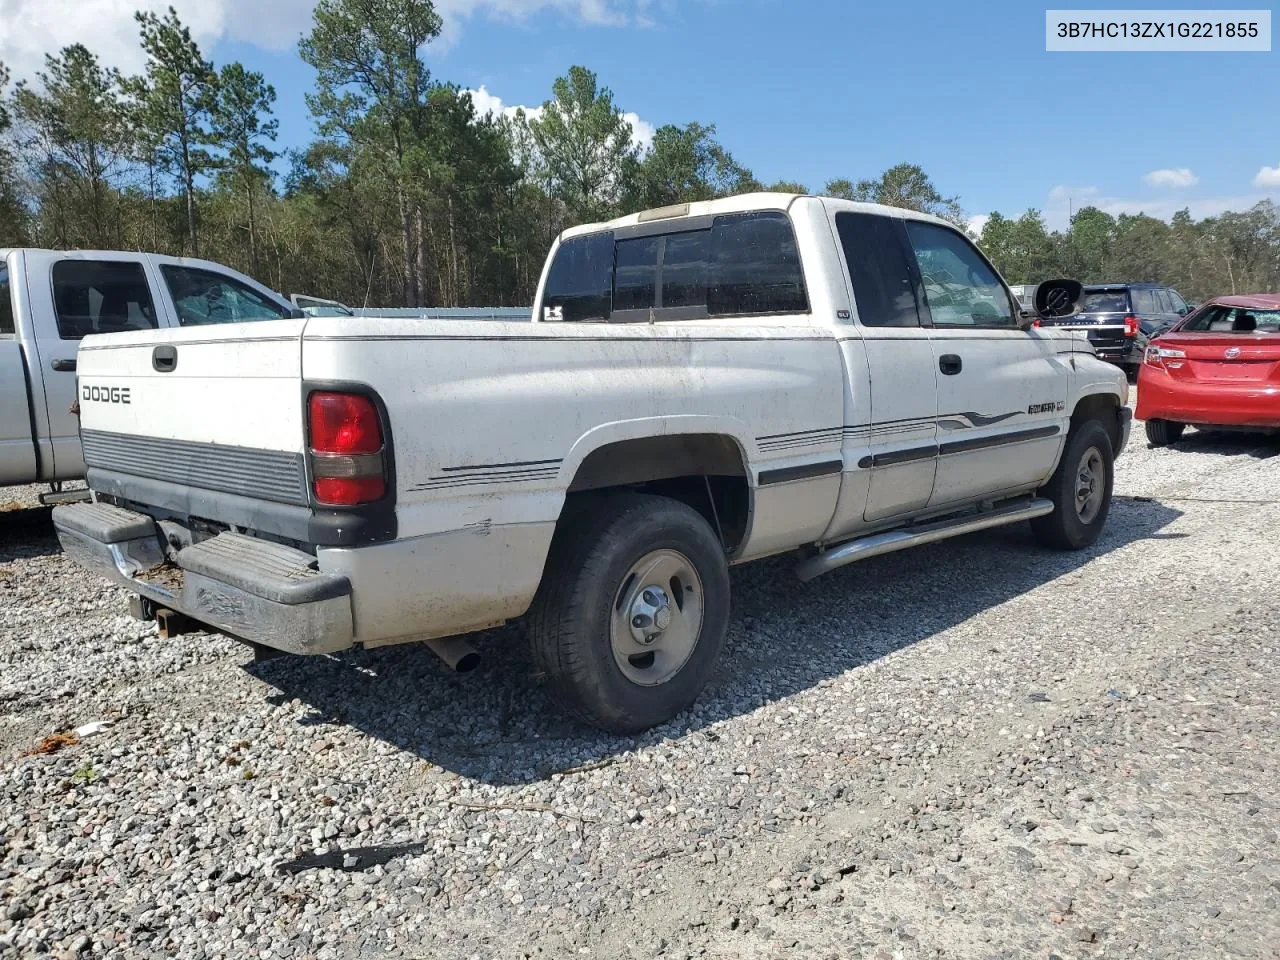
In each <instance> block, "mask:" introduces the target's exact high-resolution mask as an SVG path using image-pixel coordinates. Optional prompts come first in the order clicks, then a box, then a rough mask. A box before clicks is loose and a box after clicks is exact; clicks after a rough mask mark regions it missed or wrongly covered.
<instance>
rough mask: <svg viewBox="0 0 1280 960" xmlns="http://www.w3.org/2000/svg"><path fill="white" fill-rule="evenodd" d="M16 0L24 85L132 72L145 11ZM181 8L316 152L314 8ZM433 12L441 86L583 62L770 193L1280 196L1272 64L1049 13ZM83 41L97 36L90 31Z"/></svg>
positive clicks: (757, 0) (1158, 210)
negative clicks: (62, 55)
mask: <svg viewBox="0 0 1280 960" xmlns="http://www.w3.org/2000/svg"><path fill="white" fill-rule="evenodd" d="M9 2H11V3H16V4H17V6H18V16H19V18H22V17H23V16H24V15H27V16H28V17H29V22H28V24H27V26H28V27H29V28H33V29H28V30H27V31H26V33H25V39H23V40H22V41H21V43H22V44H24V45H25V46H24V47H22V48H20V49H16V50H15V49H12V47H14V44H15V42H16V41H15V40H14V39H13V37H12V36H11V38H10V39H9V40H7V41H6V40H5V39H4V38H2V37H0V59H4V60H7V61H9V62H10V63H11V64H13V65H14V67H15V72H17V73H19V74H21V73H22V72H23V69H24V66H25V64H27V63H29V62H31V61H32V59H33V57H34V51H35V49H37V48H38V47H39V46H40V45H41V44H44V45H45V47H46V48H47V47H51V46H56V45H59V44H61V43H65V42H70V41H72V40H76V39H83V40H84V41H85V42H87V43H88V44H89V45H90V46H91V47H95V48H103V47H104V46H105V50H106V52H104V58H105V59H108V60H111V59H116V60H121V61H123V62H124V65H125V66H126V67H127V66H130V65H131V64H130V63H129V62H128V61H129V57H130V56H131V54H130V53H129V50H128V43H127V39H128V37H130V36H131V35H132V32H133V30H132V25H131V24H130V23H128V22H127V20H128V13H129V12H130V11H131V10H132V8H133V7H134V6H136V5H137V0H132V2H131V0H94V2H95V4H97V5H98V6H101V7H103V8H104V10H105V11H107V12H105V13H104V14H103V16H102V17H101V18H98V19H97V20H96V21H95V22H94V23H93V24H91V25H86V24H84V23H83V20H84V18H83V17H75V16H66V17H61V18H60V17H58V16H57V10H56V8H57V7H58V6H60V5H62V4H66V5H68V9H69V10H70V9H72V8H74V7H76V6H77V5H78V3H79V2H80V0H9ZM142 2H143V3H145V4H150V3H152V2H153V0H142ZM154 2H155V3H157V4H158V3H159V2H160V0H154ZM174 2H175V5H176V6H177V7H178V10H179V14H180V15H181V16H183V17H184V19H186V20H188V22H190V23H192V25H193V29H194V30H195V32H196V35H197V37H199V38H200V39H201V41H202V43H203V45H204V48H205V50H206V52H207V54H208V55H210V56H211V57H212V58H213V59H214V60H215V61H217V62H224V61H226V60H229V59H237V58H238V59H241V60H243V61H244V62H245V63H246V64H247V65H248V66H250V67H251V68H253V69H257V70H261V71H263V72H264V73H265V74H266V75H267V77H268V79H269V80H270V81H271V82H272V83H273V84H274V85H275V87H276V89H277V91H278V92H279V96H280V99H279V103H278V110H277V113H278V115H279V118H280V129H281V141H282V143H284V144H286V145H297V144H300V143H302V142H304V141H305V140H306V139H307V138H308V137H309V136H310V133H311V125H310V120H309V118H308V117H307V113H306V108H305V105H304V103H303V93H304V92H305V91H306V90H307V89H308V87H309V86H310V83H311V75H310V71H309V68H307V67H306V65H305V64H303V63H302V62H301V61H300V60H299V59H298V58H297V56H296V53H295V52H294V44H295V43H296V39H297V37H298V36H299V35H300V34H301V33H302V31H303V30H305V29H306V25H307V22H308V20H309V8H310V0H276V2H275V3H274V4H270V0H268V2H267V3H264V2H263V0H174ZM1166 3H1167V0H1166ZM437 6H438V7H439V8H440V9H441V11H442V14H443V16H444V17H445V20H446V30H445V36H444V38H443V40H442V42H439V43H436V44H432V45H431V46H430V47H428V49H427V51H426V58H427V61H428V63H429V64H430V66H431V67H432V70H433V72H434V73H435V75H436V76H437V77H438V78H440V79H444V80H449V81H452V82H455V83H458V84H459V85H461V86H463V87H466V88H470V89H480V88H483V89H484V91H485V92H486V94H488V95H489V96H490V97H495V98H498V99H500V100H501V102H502V103H503V104H505V105H508V106H511V105H516V104H522V105H536V104H540V103H541V102H542V101H543V100H545V99H546V98H547V97H548V96H549V95H550V88H551V83H552V80H553V79H554V78H555V77H556V76H557V75H559V74H562V73H563V72H565V70H566V69H567V68H568V67H569V66H570V65H571V64H575V63H580V64H583V65H585V66H588V67H590V68H591V69H593V70H595V71H596V72H597V74H598V75H599V77H600V80H601V82H602V83H604V84H606V85H608V86H609V87H610V88H612V90H613V91H614V94H615V96H616V99H617V102H618V105H619V106H620V107H621V108H622V109H624V110H626V111H631V112H634V113H635V114H637V115H638V116H639V118H640V119H641V120H643V121H644V122H645V123H647V124H651V125H653V126H658V125H661V124H663V123H686V122H689V121H692V120H697V121H700V122H703V123H715V124H716V127H717V129H718V134H719V137H720V139H721V141H722V142H723V143H724V145H725V146H726V147H727V148H728V149H729V150H731V151H732V152H733V154H734V155H735V156H736V157H737V158H738V159H739V160H740V161H741V162H742V163H744V164H745V165H747V166H748V167H750V168H751V169H752V170H753V171H754V172H755V174H756V175H757V177H759V178H760V179H761V180H764V181H769V180H773V179H777V178H787V179H796V180H799V181H801V182H803V183H805V184H807V185H808V186H809V187H810V188H811V189H814V190H816V189H818V188H820V187H821V185H822V183H823V182H824V181H826V180H827V179H829V178H832V177H839V176H844V177H849V178H854V179H856V178H858V177H862V176H871V175H874V174H876V173H877V172H879V171H880V170H882V169H884V168H885V167H887V166H890V165H892V164H894V163H897V162H899V161H903V160H907V161H911V162H915V163H919V164H920V165H922V166H923V167H924V168H925V170H926V171H927V172H928V173H929V175H930V176H931V177H932V178H933V180H934V181H935V183H937V184H938V186H939V188H940V189H941V190H942V191H943V192H944V193H947V194H955V195H958V196H959V197H960V201H961V204H962V206H963V207H964V208H965V210H966V211H968V212H969V213H971V214H982V213H986V212H989V211H991V210H1000V211H1001V212H1003V213H1006V214H1015V215H1016V214H1017V213H1020V212H1021V211H1023V210H1025V209H1026V208H1028V207H1036V208H1038V209H1041V210H1042V211H1044V212H1045V214H1046V217H1047V218H1048V219H1049V221H1050V223H1051V224H1052V225H1060V224H1061V222H1063V221H1064V220H1065V218H1066V212H1067V209H1068V206H1069V204H1070V205H1074V206H1075V207H1079V206H1081V205H1083V204H1085V203H1090V202H1093V203H1097V204H1098V205H1101V206H1103V207H1104V208H1106V209H1110V210H1112V211H1113V212H1120V211H1122V210H1127V211H1130V212H1136V211H1138V210H1146V211H1147V212H1150V213H1153V214H1155V215H1159V216H1168V215H1169V214H1171V213H1172V212H1173V211H1174V210H1176V209H1178V208H1179V207H1182V206H1188V205H1189V206H1190V207H1191V209H1192V212H1193V213H1194V214H1196V215H1197V216H1202V215H1206V214H1211V213H1215V212H1218V211H1219V210H1221V209H1224V208H1235V209H1239V208H1242V207H1244V206H1247V205H1248V204H1250V203H1253V202H1255V201H1256V200H1258V199H1261V198H1262V197H1266V196H1277V198H1280V169H1277V168H1280V136H1278V135H1277V133H1276V131H1275V126H1274V118H1275V117H1276V116H1277V114H1278V113H1280V111H1278V110H1277V108H1278V107H1280V64H1278V62H1277V59H1276V58H1277V54H1276V53H1047V52H1045V50H1044V9H1045V7H1044V6H1043V5H1037V4H1027V3H984V4H980V5H979V4H976V3H955V2H938V0H898V2H895V3H892V4H875V5H868V4H859V3H856V2H844V0H790V2H786V0H441V2H439V3H438V4H437ZM111 10H117V11H118V14H119V17H120V18H123V21H124V22H123V23H122V24H115V23H114V22H113V21H112V19H111V18H112V16H114V14H112V13H111ZM264 11H265V12H264ZM10 22H11V23H12V22H13V21H10ZM86 29H88V30H90V33H91V35H90V36H87V37H81V36H77V35H76V34H77V33H78V32H84V31H85V30H86ZM112 38H115V39H112ZM113 43H114V44H115V45H116V47H118V48H119V49H118V52H113V51H114V50H115V48H114V47H113V46H112V44H113ZM6 47H9V48H10V49H6ZM1159 171H1163V172H1162V173H1161V172H1159Z"/></svg>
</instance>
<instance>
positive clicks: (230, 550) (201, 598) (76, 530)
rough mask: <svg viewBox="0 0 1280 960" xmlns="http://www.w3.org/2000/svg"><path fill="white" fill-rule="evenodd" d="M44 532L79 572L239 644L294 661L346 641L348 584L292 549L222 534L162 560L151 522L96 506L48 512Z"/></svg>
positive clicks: (348, 639) (81, 505)
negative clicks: (49, 530) (54, 537)
mask: <svg viewBox="0 0 1280 960" xmlns="http://www.w3.org/2000/svg"><path fill="white" fill-rule="evenodd" d="M53 525H54V527H55V529H56V530H57V532H58V540H59V541H60V542H61V543H62V548H63V550H65V551H66V553H67V555H68V556H69V557H71V558H72V559H73V560H75V561H76V562H77V563H79V564H80V565H81V566H84V567H86V568H88V569H90V570H93V571H95V572H98V573H101V574H103V575H104V576H106V577H107V578H108V579H110V580H112V581H114V582H115V583H118V584H120V585H121V586H123V587H125V588H127V589H129V590H132V591H133V592H134V593H136V594H138V595H139V596H143V597H146V598H147V599H149V600H151V601H153V602H154V603H156V604H157V605H159V606H161V607H167V608H169V609H171V610H175V611H177V612H179V613H184V614H186V615H187V616H188V617H191V618H192V619H193V620H198V621H200V622H201V623H204V624H208V625H209V626H211V627H213V628H214V629H216V630H219V631H221V632H222V633H225V634H228V635H229V636H232V637H235V638H237V639H239V640H248V641H251V642H253V643H260V644H263V645H264V646H268V647H274V648H275V649H277V650H284V651H287V652H289V653H301V654H314V653H332V652H334V651H336V650H343V649H345V648H347V647H350V646H351V645H352V643H353V640H354V629H353V623H352V617H351V583H350V581H348V580H347V578H346V577H343V576H338V575H335V574H331V573H321V572H320V571H319V570H317V569H316V559H315V557H313V556H311V555H310V554H308V553H303V552H302V551H301V550H294V549H293V548H291V547H286V546H283V545H281V544H278V543H271V542H270V541H267V540H259V539H257V538H255V537H246V536H243V535H241V534H236V533H223V534H219V535H218V536H215V537H211V538H210V539H208V540H202V541H200V542H199V543H196V544H193V545H191V546H188V547H184V548H183V549H181V550H178V551H177V553H176V554H174V556H173V559H169V558H168V557H167V556H166V552H165V549H164V544H163V542H162V540H161V537H160V531H159V529H158V528H157V526H156V523H155V521H154V520H153V519H152V518H151V517H148V516H146V515H145V514H141V513H134V512H133V511H131V510H124V509H122V508H120V507H115V506H112V505H110V504H105V503H77V504H68V505H65V506H59V507H55V508H54V510H53Z"/></svg>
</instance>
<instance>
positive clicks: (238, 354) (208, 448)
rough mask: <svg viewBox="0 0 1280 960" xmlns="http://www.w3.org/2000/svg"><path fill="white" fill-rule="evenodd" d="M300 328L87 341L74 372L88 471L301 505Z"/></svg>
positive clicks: (220, 329) (242, 327) (247, 326)
mask: <svg viewBox="0 0 1280 960" xmlns="http://www.w3.org/2000/svg"><path fill="white" fill-rule="evenodd" d="M305 325H306V321H305V320H278V321H268V322H255V323H244V324H229V325H226V326H217V327H198V328H188V329H183V330H155V331H147V332H143V333H123V334H109V335H105V336H96V337H88V338H86V339H85V341H84V343H83V345H82V346H81V348H80V353H79V357H78V370H77V372H78V377H79V387H78V391H79V392H78V399H79V404H80V429H81V439H82V442H83V445H84V453H85V463H86V464H87V465H88V468H89V470H90V472H91V474H92V473H94V472H97V473H99V474H102V473H104V472H105V473H110V474H112V475H115V476H116V477H122V476H127V477H138V478H145V479H147V480H150V481H155V482H157V483H161V484H166V485H172V486H177V487H183V488H192V489H196V490H211V491H221V492H223V493H227V494H233V495H236V496H239V497H247V498H252V499H257V500H267V501H275V502H278V503H290V504H298V505H305V504H306V503H307V502H308V500H307V488H306V480H305V471H304V467H303V459H302V453H303V416H302V384H301V337H302V330H303V327H304V326H305ZM91 482H92V479H91ZM95 488H97V487H95ZM138 489H143V488H142V487H139V488H138Z"/></svg>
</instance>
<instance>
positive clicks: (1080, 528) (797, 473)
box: [54, 194, 1130, 731]
mask: <svg viewBox="0 0 1280 960" xmlns="http://www.w3.org/2000/svg"><path fill="white" fill-rule="evenodd" d="M1042 294H1043V296H1042ZM1079 294H1080V286H1079V284H1073V283H1071V282H1070V281H1062V282H1059V283H1056V284H1048V285H1045V286H1044V287H1043V289H1042V291H1040V292H1038V293H1037V303H1038V306H1039V307H1040V308H1041V311H1042V312H1043V313H1045V314H1046V315H1048V313H1049V308H1048V306H1047V304H1048V303H1049V302H1051V301H1053V302H1056V303H1057V304H1058V308H1059V309H1060V310H1066V311H1070V310H1071V309H1073V308H1074V307H1073V301H1074V300H1076V299H1077V298H1078V297H1079ZM1064 300H1065V301H1066V302H1065V303H1064V302H1063V301H1064ZM1032 320H1033V318H1032V317H1031V316H1029V315H1027V314H1025V313H1024V312H1023V311H1021V310H1020V309H1019V308H1018V306H1017V305H1016V303H1015V302H1014V300H1013V298H1012V297H1011V295H1010V292H1009V290H1008V288H1007V286H1006V285H1005V284H1004V283H1003V281H1002V280H1001V279H1000V277H999V276H998V275H997V273H996V271H995V270H994V269H993V268H992V267H991V265H990V264H989V263H988V262H987V260H986V259H985V258H984V257H983V256H982V254H981V253H980V252H979V251H978V249H977V248H976V247H975V246H974V245H973V243H972V242H971V241H970V240H969V239H967V238H966V237H965V236H964V235H963V234H961V233H960V232H959V231H957V230H956V229H955V228H954V227H953V226H951V225H950V224H948V223H946V222H944V221H942V220H938V219H936V218H933V217H929V216H925V215H919V214H915V213H912V212H909V211H903V210H898V209H893V208H887V207H879V206H874V205H868V204H857V203H851V202H848V201H841V200H832V199H825V198H818V197H804V196H794V195H789V194H753V195H747V196H740V197H735V198H732V199H726V200H716V201H710V202H706V203H694V204H689V205H681V206H679V207H672V208H665V209H661V210H654V211H647V212H644V213H641V214H638V215H632V216H628V217H624V218H622V219H619V220H616V221H613V222H611V223H603V224H594V225H589V226H582V227H577V228H574V229H572V230H569V231H567V232H566V233H565V234H563V235H562V236H561V237H560V238H559V239H558V241H557V242H556V244H555V246H554V248H553V249H552V251H551V253H550V256H549V258H548V262H547V266H546V268H545V269H544V273H543V277H542V282H541V284H540V289H539V293H538V298H537V300H536V302H535V306H534V316H533V321H534V322H529V321H525V322H523V323H515V322H501V321H482V322H470V321H465V320H440V321H435V320H399V319H386V318H370V317H362V316H354V317H311V318H308V319H305V320H282V321H279V322H275V323H266V324H261V323H260V324H246V325H232V326H223V327H219V328H217V329H208V330H198V331H197V330H190V331H189V330H176V329H174V330H159V331H151V332H145V333H116V334H108V335H105V336H96V337H93V338H91V339H89V340H87V341H86V342H85V343H84V345H83V347H82V349H81V352H80V370H79V376H80V384H81V391H82V393H83V392H84V391H86V390H87V391H89V394H88V395H89V396H90V397H91V399H90V400H89V401H86V402H84V403H83V404H82V413H81V428H82V436H83V440H84V449H85V456H86V461H87V463H88V467H89V471H88V481H89V485H90V487H91V488H92V490H93V491H94V496H95V501H96V502H94V503H85V504H76V505H69V506H62V507H59V508H57V509H56V510H55V511H54V522H55V524H56V526H57V529H58V533H59V536H60V538H61V540H62V543H63V545H64V547H65V548H66V550H67V551H68V553H69V554H71V555H72V556H74V557H76V558H78V559H79V560H80V561H81V562H83V563H84V564H86V565H87V566H89V567H91V568H93V569H96V570H100V571H102V572H103V573H105V574H106V575H107V576H109V577H111V578H112V579H114V580H115V581H117V582H119V583H121V584H123V585H125V586H126V587H128V588H129V589H130V590H131V591H133V592H134V593H135V594H136V595H137V597H139V598H141V600H140V601H137V600H136V601H135V604H134V607H135V611H136V612H138V613H140V614H142V615H144V616H156V615H159V616H162V617H165V618H168V617H169V615H170V612H171V611H177V612H178V613H180V614H185V615H186V616H188V617H190V618H193V619H194V620H195V621H198V622H199V623H201V624H207V625H210V626H211V627H212V628H214V629H217V630H220V631H222V632H225V633H226V634H228V635H230V636H233V637H237V638H239V639H242V640H245V641H247V642H250V643H252V644H254V645H256V646H257V648H258V649H259V650H261V649H262V648H273V649H275V650H284V651H289V652H293V653H313V654H320V653H330V652H333V651H338V650H342V649H344V648H347V647H350V646H352V645H354V644H361V645H364V646H366V647H374V646H379V645H384V644H392V643H402V642H409V641H416V640H425V641H427V642H428V643H429V644H430V645H432V647H433V649H435V650H436V651H437V652H439V653H441V655H442V656H444V657H445V658H446V659H447V660H449V661H451V662H453V663H458V662H464V663H469V662H471V661H472V660H473V659H474V657H473V656H472V654H471V653H470V651H469V648H468V647H467V645H466V643H465V641H463V640H459V639H457V635H459V634H464V633H467V632H470V631H475V630H479V629H483V628H486V627H490V626H493V625H495V624H499V623H501V622H503V621H506V620H510V619H513V618H517V617H521V616H525V615H526V614H527V622H528V625H529V632H530V634H531V638H532V643H533V650H534V655H535V660H536V663H537V665H538V668H539V672H540V673H541V674H543V675H544V676H545V677H546V679H547V681H548V684H549V687H550V689H551V691H552V692H553V694H554V695H555V696H556V697H557V698H558V699H559V700H560V701H561V702H562V703H564V704H565V705H566V706H567V707H568V708H569V709H570V710H571V711H572V712H573V713H575V714H576V715H577V716H579V717H580V718H582V719H584V720H586V721H588V722H590V723H593V724H596V725H598V726H600V727H602V728H605V729H608V730H613V731H636V730H641V729H644V728H647V727H650V726H653V725H654V724H658V723H661V722H663V721H665V720H667V719H669V718H671V717H673V716H675V715H677V714H678V713H680V712H681V711H682V710H684V709H685V708H686V707H687V706H688V705H689V704H690V703H692V702H693V700H694V699H695V697H696V696H697V694H698V692H699V691H700V690H701V688H702V686H703V685H704V683H705V682H706V680H707V679H708V677H709V676H710V675H711V672H712V670H713V669H714V665H715V663H716V660H717V657H718V656H719V655H720V651H721V648H722V646H723V643H724V638H725V630H726V626H727V623H728V618H729V576H728V567H729V565H730V564H735V563H741V562H744V561H748V560H752V559H755V558H757V557H764V556H769V555H772V554H778V553H782V552H787V551H795V552H797V554H798V560H799V566H798V572H799V574H800V576H802V577H804V578H810V577H813V576H816V575H818V574H820V573H823V572H825V571H827V570H830V569H832V568H834V567H837V566H840V565H842V564H845V563H849V562H851V561H853V560H858V559H861V558H863V557H868V556H875V555H877V554H881V553H886V552H889V551H891V550H897V549H902V548H904V547H909V546H913V545H916V544H920V543H928V542H932V541H935V540H940V539H943V538H946V537H950V536H955V535H957V534H961V533H966V532H969V531H973V530H980V529H985V528H988V527H993V526H996V525H1000V524H1007V523H1014V522H1017V521H1021V520H1030V521H1031V523H1032V527H1033V529H1034V531H1035V533H1036V535H1037V537H1038V538H1039V539H1040V540H1041V541H1042V542H1043V543H1045V544H1047V545H1050V546H1053V547H1057V548H1066V549H1079V548H1082V547H1084V546H1087V545H1088V544H1091V543H1092V542H1093V541H1094V540H1095V539H1096V538H1097V536H1098V535H1099V533H1100V531H1101V529H1102V526H1103V524H1104V523H1105V520H1106V517H1107V512H1108V506H1109V503H1110V496H1111V485H1112V465H1113V459H1114V457H1115V456H1116V455H1117V454H1118V453H1119V452H1120V450H1121V449H1122V448H1123V446H1124V444H1125V442H1126V440H1127V438H1128V433H1129V426H1130V411H1129V409H1128V407H1127V405H1126V404H1127V399H1128V386H1127V384H1126V383H1125V380H1124V376H1123V374H1122V373H1121V372H1120V371H1119V370H1117V369H1116V368H1114V367H1112V366H1110V365H1108V364H1106V363H1103V362H1102V361H1100V360H1098V359H1097V358H1096V357H1095V356H1094V355H1093V352H1092V349H1091V348H1090V347H1089V345H1088V343H1087V342H1085V341H1083V340H1081V339H1079V338H1077V337H1074V336H1072V335H1069V334H1059V333H1055V332H1053V331H1051V330H1042V329H1032ZM126 394H127V401H126V400H124V399H122V398H123V397H124V396H125V395H126ZM441 638H453V639H444V640H442V639H441Z"/></svg>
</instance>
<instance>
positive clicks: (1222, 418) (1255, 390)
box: [1137, 367, 1280, 428]
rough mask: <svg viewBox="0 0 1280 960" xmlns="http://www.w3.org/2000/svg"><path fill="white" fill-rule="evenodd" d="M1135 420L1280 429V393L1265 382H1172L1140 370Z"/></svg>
mask: <svg viewBox="0 0 1280 960" xmlns="http://www.w3.org/2000/svg"><path fill="white" fill-rule="evenodd" d="M1137 417H1138V419H1139V420H1172V421H1174V422H1176V423H1189V424H1199V425H1201V426H1223V427H1258V428H1272V427H1280V390H1278V389H1277V388H1276V386H1275V385H1274V384H1265V383H1248V382H1235V383H1232V382H1230V381H1218V382H1213V383H1204V382H1198V381H1188V380H1175V379H1174V378H1173V377H1171V376H1169V374H1167V373H1165V372H1163V371H1160V370H1152V369H1151V368H1150V367H1143V368H1142V373H1141V375H1140V377H1139V381H1138V409H1137Z"/></svg>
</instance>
